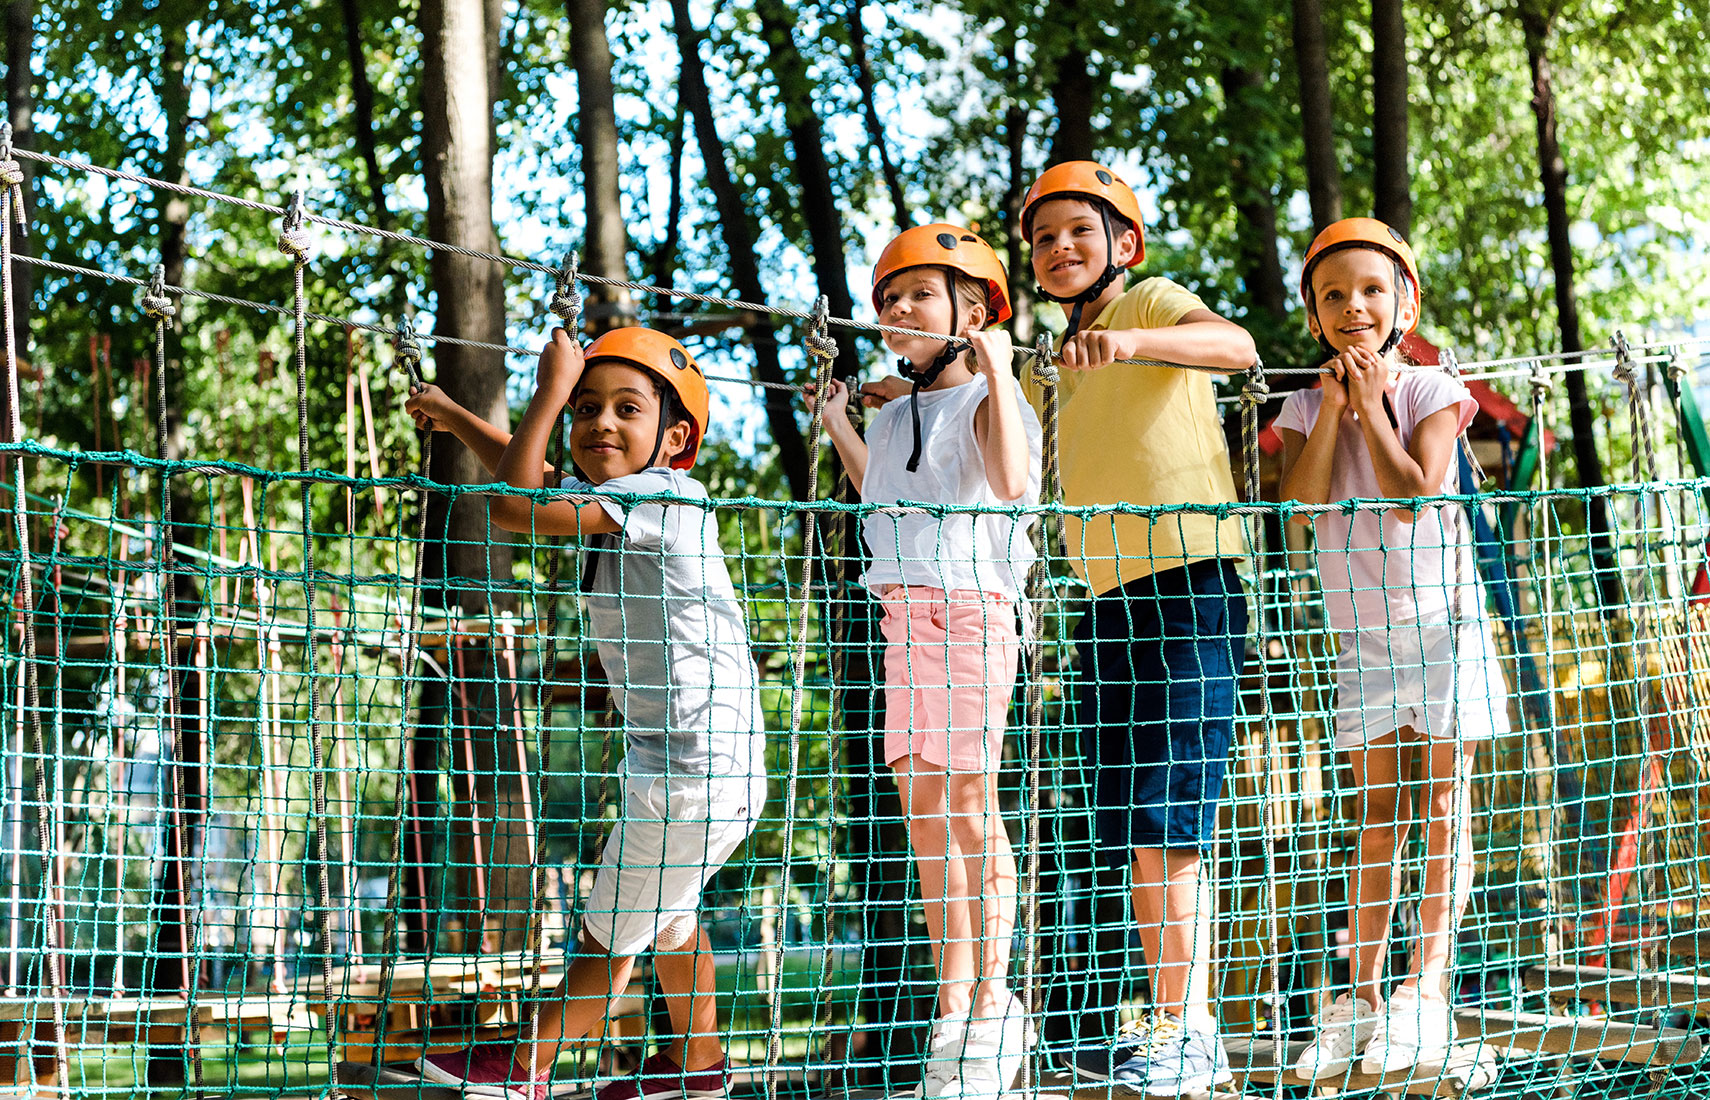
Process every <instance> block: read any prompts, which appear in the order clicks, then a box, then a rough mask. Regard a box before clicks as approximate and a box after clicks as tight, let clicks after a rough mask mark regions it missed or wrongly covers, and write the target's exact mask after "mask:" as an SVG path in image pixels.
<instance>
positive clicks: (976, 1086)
mask: <svg viewBox="0 0 1710 1100" xmlns="http://www.w3.org/2000/svg"><path fill="white" fill-rule="evenodd" d="M1032 1041H1033V1027H1032V1024H1031V1022H1030V1021H1029V1020H1028V1019H1027V1008H1026V1006H1025V1005H1023V1004H1022V1003H1021V998H1020V997H1017V996H1016V995H1015V994H1014V993H1011V994H1009V995H1008V1000H1006V1001H1005V1002H1004V1008H1003V1015H1001V1016H999V1017H997V1018H995V1019H975V1020H973V1021H972V1022H970V1023H969V1024H968V1038H967V1041H966V1042H965V1043H963V1045H962V1069H961V1077H960V1080H959V1082H958V1084H957V1085H956V1087H955V1088H954V1089H952V1090H951V1092H948V1093H946V1094H945V1095H944V1097H943V1100H952V1098H954V1100H1000V1098H1001V1097H1003V1096H1004V1095H1005V1094H1006V1093H1008V1092H1009V1090H1010V1089H1012V1088H1013V1087H1015V1078H1016V1075H1017V1074H1019V1073H1020V1072H1021V1063H1022V1060H1023V1059H1025V1058H1026V1057H1027V1048H1028V1047H1029V1046H1030V1045H1032Z"/></svg>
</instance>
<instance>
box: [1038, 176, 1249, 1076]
mask: <svg viewBox="0 0 1710 1100" xmlns="http://www.w3.org/2000/svg"><path fill="white" fill-rule="evenodd" d="M1021 224H1022V231H1023V233H1025V234H1026V236H1027V239H1028V242H1029V244H1030V245H1031V246H1032V249H1033V274H1034V276H1035V278H1037V279H1038V281H1039V293H1040V295H1041V296H1042V297H1044V298H1045V299H1047V300H1048V301H1053V302H1057V303H1059V304H1060V305H1061V306H1062V309H1063V312H1064V313H1065V314H1066V315H1067V317H1068V329H1067V331H1066V332H1065V334H1064V338H1063V340H1062V342H1061V344H1060V348H1061V353H1062V370H1061V381H1060V382H1059V383H1058V438H1059V439H1060V441H1061V443H1060V448H1061V469H1062V478H1063V499H1064V502H1065V503H1066V504H1068V505H1071V506H1092V505H1117V504H1138V505H1180V504H1204V505H1216V504H1223V503H1228V502H1232V501H1234V500H1235V484H1234V478H1233V476H1232V475H1231V473H1230V468H1229V453H1228V448H1227V446H1226V445H1225V443H1224V437H1223V431H1222V428H1221V426H1220V424H1219V418H1218V413H1217V402H1216V397H1215V393H1214V391H1213V389H1212V383H1211V377H1210V375H1211V374H1213V373H1217V372H1218V371H1228V372H1234V371H1239V370H1244V369H1245V368H1247V367H1248V366H1250V365H1251V364H1252V362H1253V359H1254V356H1255V352H1254V347H1253V340H1252V337H1251V336H1249V335H1248V334H1247V333H1246V332H1245V331H1244V330H1243V329H1241V328H1239V327H1238V326H1236V325H1234V324H1232V323H1230V322H1229V321H1226V320H1224V319H1223V318H1222V317H1219V316H1218V315H1217V314H1215V313H1213V312H1212V311H1211V310H1209V309H1207V308H1206V306H1205V303H1203V302H1202V301H1200V300H1199V298H1198V297H1197V296H1196V295H1194V294H1193V293H1192V292H1190V291H1188V290H1186V289H1184V288H1182V287H1180V286H1178V285H1176V284H1175V283H1173V282H1171V281H1170V280H1168V279H1160V278H1152V279H1146V280H1144V281H1142V282H1140V283H1138V284H1136V285H1135V286H1134V287H1132V288H1129V287H1126V286H1124V280H1123V277H1122V276H1123V274H1124V272H1125V271H1126V270H1127V269H1128V268H1130V267H1133V266H1134V265H1135V264H1138V263H1139V262H1140V261H1141V259H1142V258H1143V257H1144V256H1145V238H1144V236H1143V235H1142V230H1141V225H1140V204H1139V202H1138V201H1137V200H1136V199H1135V197H1134V192H1133V191H1132V190H1130V189H1129V187H1128V185H1127V184H1125V183H1123V182H1122V181H1121V180H1120V179H1118V178H1117V177H1116V175H1115V174H1114V173H1112V172H1110V171H1108V170H1107V169H1105V168H1103V167H1101V166H1099V165H1097V164H1094V163H1092V162H1090V161H1071V162H1068V163H1064V164H1059V165H1056V166H1055V167H1053V168H1050V169H1048V170H1047V171H1046V172H1045V173H1044V174H1043V175H1042V176H1040V177H1039V181H1038V182H1037V183H1035V184H1034V185H1033V187H1032V189H1031V190H1030V191H1029V192H1028V194H1027V198H1026V199H1025V201H1024V203H1023V206H1022V212H1021ZM1123 359H1156V360H1161V361H1164V362H1169V363H1180V364H1184V365H1186V366H1197V367H1204V368H1208V370H1203V371H1202V370H1184V369H1182V368H1181V367H1154V366H1136V365H1134V364H1130V363H1120V362H1117V361H1118V360H1123ZM1027 395H1028V398H1029V400H1030V401H1032V402H1033V403H1034V405H1035V406H1036V407H1039V408H1040V409H1041V412H1043V404H1044V402H1043V394H1042V392H1041V390H1040V387H1039V386H1038V385H1037V384H1036V383H1033V382H1032V380H1031V378H1029V379H1028V383H1027ZM1067 531H1068V553H1069V556H1070V558H1071V559H1072V560H1073V561H1074V563H1075V567H1076V569H1077V570H1078V571H1079V572H1080V574H1081V575H1082V576H1083V577H1084V578H1085V579H1086V581H1087V584H1088V585H1089V586H1090V587H1091V589H1092V594H1093V598H1092V605H1091V607H1090V608H1089V609H1088V610H1087V612H1086V614H1085V615H1084V616H1083V617H1082V619H1081V621H1080V624H1079V625H1078V626H1077V627H1076V629H1075V638H1076V645H1077V648H1078V650H1079V652H1080V658H1081V683H1082V687H1081V689H1080V690H1081V696H1080V699H1079V712H1080V715H1081V722H1082V723H1083V726H1084V729H1085V734H1086V741H1085V742H1084V743H1085V744H1086V746H1087V750H1088V751H1089V752H1091V753H1093V755H1094V761H1095V765H1096V777H1097V778H1096V782H1095V784H1094V790H1095V798H1096V809H1097V816H1096V822H1097V834H1098V841H1099V846H1100V848H1101V849H1102V851H1103V853H1104V855H1105V857H1106V858H1107V859H1109V860H1111V861H1112V862H1114V863H1127V864H1130V865H1131V868H1132V872H1131V873H1132V878H1131V900H1132V903H1133V906H1134V914H1135V918H1136V920H1137V921H1138V923H1139V926H1140V928H1139V931H1140V939H1141V943H1142V945H1143V948H1144V950H1145V954H1146V960H1147V964H1148V966H1149V968H1150V976H1151V988H1152V1003H1153V1012H1152V1013H1151V1014H1150V1015H1149V1016H1148V1017H1147V1018H1146V1019H1145V1020H1144V1021H1142V1025H1141V1027H1140V1028H1138V1029H1137V1030H1135V1031H1132V1032H1130V1033H1128V1034H1125V1035H1124V1036H1123V1037H1122V1039H1121V1041H1120V1042H1119V1043H1118V1044H1117V1045H1116V1046H1115V1047H1114V1048H1112V1047H1109V1046H1104V1047H1101V1048H1099V1049H1096V1050H1082V1051H1078V1052H1076V1053H1075V1054H1074V1055H1073V1056H1072V1057H1071V1064H1072V1068H1074V1069H1075V1070H1076V1072H1078V1073H1079V1074H1081V1075H1083V1076H1087V1077H1092V1078H1095V1079H1108V1080H1110V1081H1111V1082H1112V1083H1113V1084H1115V1085H1118V1086H1120V1087H1122V1088H1123V1089H1124V1091H1130V1092H1137V1093H1141V1094H1143V1095H1150V1096H1176V1095H1179V1094H1181V1093H1184V1092H1196V1091H1201V1090H1205V1089H1209V1088H1211V1087H1212V1086H1213V1085H1215V1084H1221V1083H1223V1082H1225V1081H1228V1080H1229V1079H1230V1076H1231V1075H1230V1069H1229V1061H1228V1058H1227V1057H1226V1056H1225V1054H1224V1052H1223V1046H1222V1042H1221V1040H1220V1039H1219V1037H1218V1034H1217V1021H1216V1019H1215V1017H1213V1016H1212V1014H1211V1010H1210V1003H1209V985H1210V981H1209V967H1210V958H1211V950H1210V945H1211V935H1212V902H1211V892H1210V887H1209V880H1208V878H1207V876H1206V875H1205V874H1204V873H1203V871H1202V866H1201V864H1202V857H1203V853H1204V852H1205V851H1206V850H1207V849H1208V848H1209V847H1210V844H1211V836H1212V829H1213V826H1214V824H1215V821H1216V813H1217V802H1218V799H1219V798H1220V797H1221V796H1222V791H1223V772H1224V768H1225V765H1226V763H1227V760H1228V755H1229V747H1230V742H1231V740H1232V739H1233V734H1234V718H1235V708H1236V685H1237V681H1238V679H1239V677H1240V674H1241V665H1242V662H1243V659H1244V657H1245V649H1246V645H1245V637H1246V633H1247V609H1246V602H1245V597H1244V595H1243V593H1242V588H1241V582H1240V580H1239V579H1238V578H1237V576H1236V574H1235V566H1234V561H1235V559H1236V558H1239V557H1240V556H1241V555H1242V554H1243V553H1244V552H1245V550H1246V543H1245V540H1244V537H1243V533H1242V525H1241V523H1240V521H1239V520H1237V519H1235V518H1233V517H1231V518H1228V519H1218V518H1217V517H1216V516H1213V515H1203V514H1186V513H1173V512H1166V513H1164V514H1162V515H1157V516H1144V515H1134V514H1113V513H1109V512H1105V513H1099V514H1096V515H1092V516H1089V517H1087V518H1085V519H1084V520H1081V519H1076V518H1074V517H1070V519H1069V521H1068V524H1067ZM1089 1007H1095V1008H1100V1009H1103V1008H1108V1007H1110V1006H1102V1005H1101V1006H1089Z"/></svg>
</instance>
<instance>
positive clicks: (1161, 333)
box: [1063, 309, 1259, 374]
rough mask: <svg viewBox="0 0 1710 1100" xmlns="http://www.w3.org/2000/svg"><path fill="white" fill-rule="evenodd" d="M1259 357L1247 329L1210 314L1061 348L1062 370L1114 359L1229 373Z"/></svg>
mask: <svg viewBox="0 0 1710 1100" xmlns="http://www.w3.org/2000/svg"><path fill="white" fill-rule="evenodd" d="M1258 355H1259V351H1258V347H1257V346H1256V345H1255V344H1254V343H1253V338H1252V337H1251V336H1249V335H1248V334H1247V330H1246V329H1244V328H1242V327H1241V326H1240V325H1237V324H1235V323H1234V322H1233V321H1226V320H1224V319H1223V318H1222V317H1219V316H1218V315H1217V314H1215V313H1213V312H1211V311H1210V310H1209V309H1195V310H1190V311H1189V312H1188V313H1187V315H1186V316H1184V317H1183V318H1182V319H1181V320H1179V321H1177V322H1176V323H1175V324H1173V325H1171V326H1170V327H1168V328H1127V329H1098V330H1095V331H1093V332H1080V333H1076V334H1075V335H1074V336H1071V337H1070V338H1069V340H1068V342H1067V343H1065V344H1064V345H1063V366H1065V367H1067V368H1068V369H1069V370H1098V369H1099V368H1101V367H1108V366H1110V364H1112V363H1114V362H1116V361H1117V360H1118V359H1156V360H1158V361H1160V362H1164V363H1181V364H1183V365H1185V366H1190V367H1217V368H1220V369H1222V370H1225V371H1227V372H1229V373H1230V374H1234V373H1236V372H1238V371H1244V370H1246V369H1247V368H1248V367H1250V366H1252V365H1253V361H1254V360H1255V359H1257V358H1258Z"/></svg>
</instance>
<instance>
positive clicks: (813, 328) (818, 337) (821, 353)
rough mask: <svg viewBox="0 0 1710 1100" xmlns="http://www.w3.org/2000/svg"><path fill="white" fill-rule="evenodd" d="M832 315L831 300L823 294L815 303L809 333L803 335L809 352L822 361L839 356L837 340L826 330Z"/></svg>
mask: <svg viewBox="0 0 1710 1100" xmlns="http://www.w3.org/2000/svg"><path fill="white" fill-rule="evenodd" d="M830 317H831V302H830V300H829V299H827V298H826V296H825V295H823V294H821V295H820V296H819V298H818V300H816V301H815V302H814V304H813V316H811V317H810V318H808V327H807V334H806V335H805V336H803V337H802V340H803V342H804V343H806V344H807V349H808V354H809V355H811V356H813V357H814V358H815V359H819V360H821V361H826V360H831V359H836V358H837V341H836V340H833V339H832V338H831V336H830V334H829V333H827V332H826V327H827V326H828V325H829V324H830Z"/></svg>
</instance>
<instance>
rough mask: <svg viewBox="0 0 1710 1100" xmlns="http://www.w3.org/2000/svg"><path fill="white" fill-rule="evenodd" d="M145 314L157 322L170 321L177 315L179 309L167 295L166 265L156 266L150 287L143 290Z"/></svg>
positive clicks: (149, 283)
mask: <svg viewBox="0 0 1710 1100" xmlns="http://www.w3.org/2000/svg"><path fill="white" fill-rule="evenodd" d="M142 308H143V312H144V313H146V314H147V315H148V316H150V317H152V318H153V319H154V320H156V321H168V320H171V319H172V317H173V316H174V315H175V314H177V312H178V307H176V306H174V305H173V304H172V299H171V298H169V297H167V294H166V265H165V264H155V265H154V274H153V275H152V276H150V278H149V281H148V286H146V287H144V288H143V295H142Z"/></svg>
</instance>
